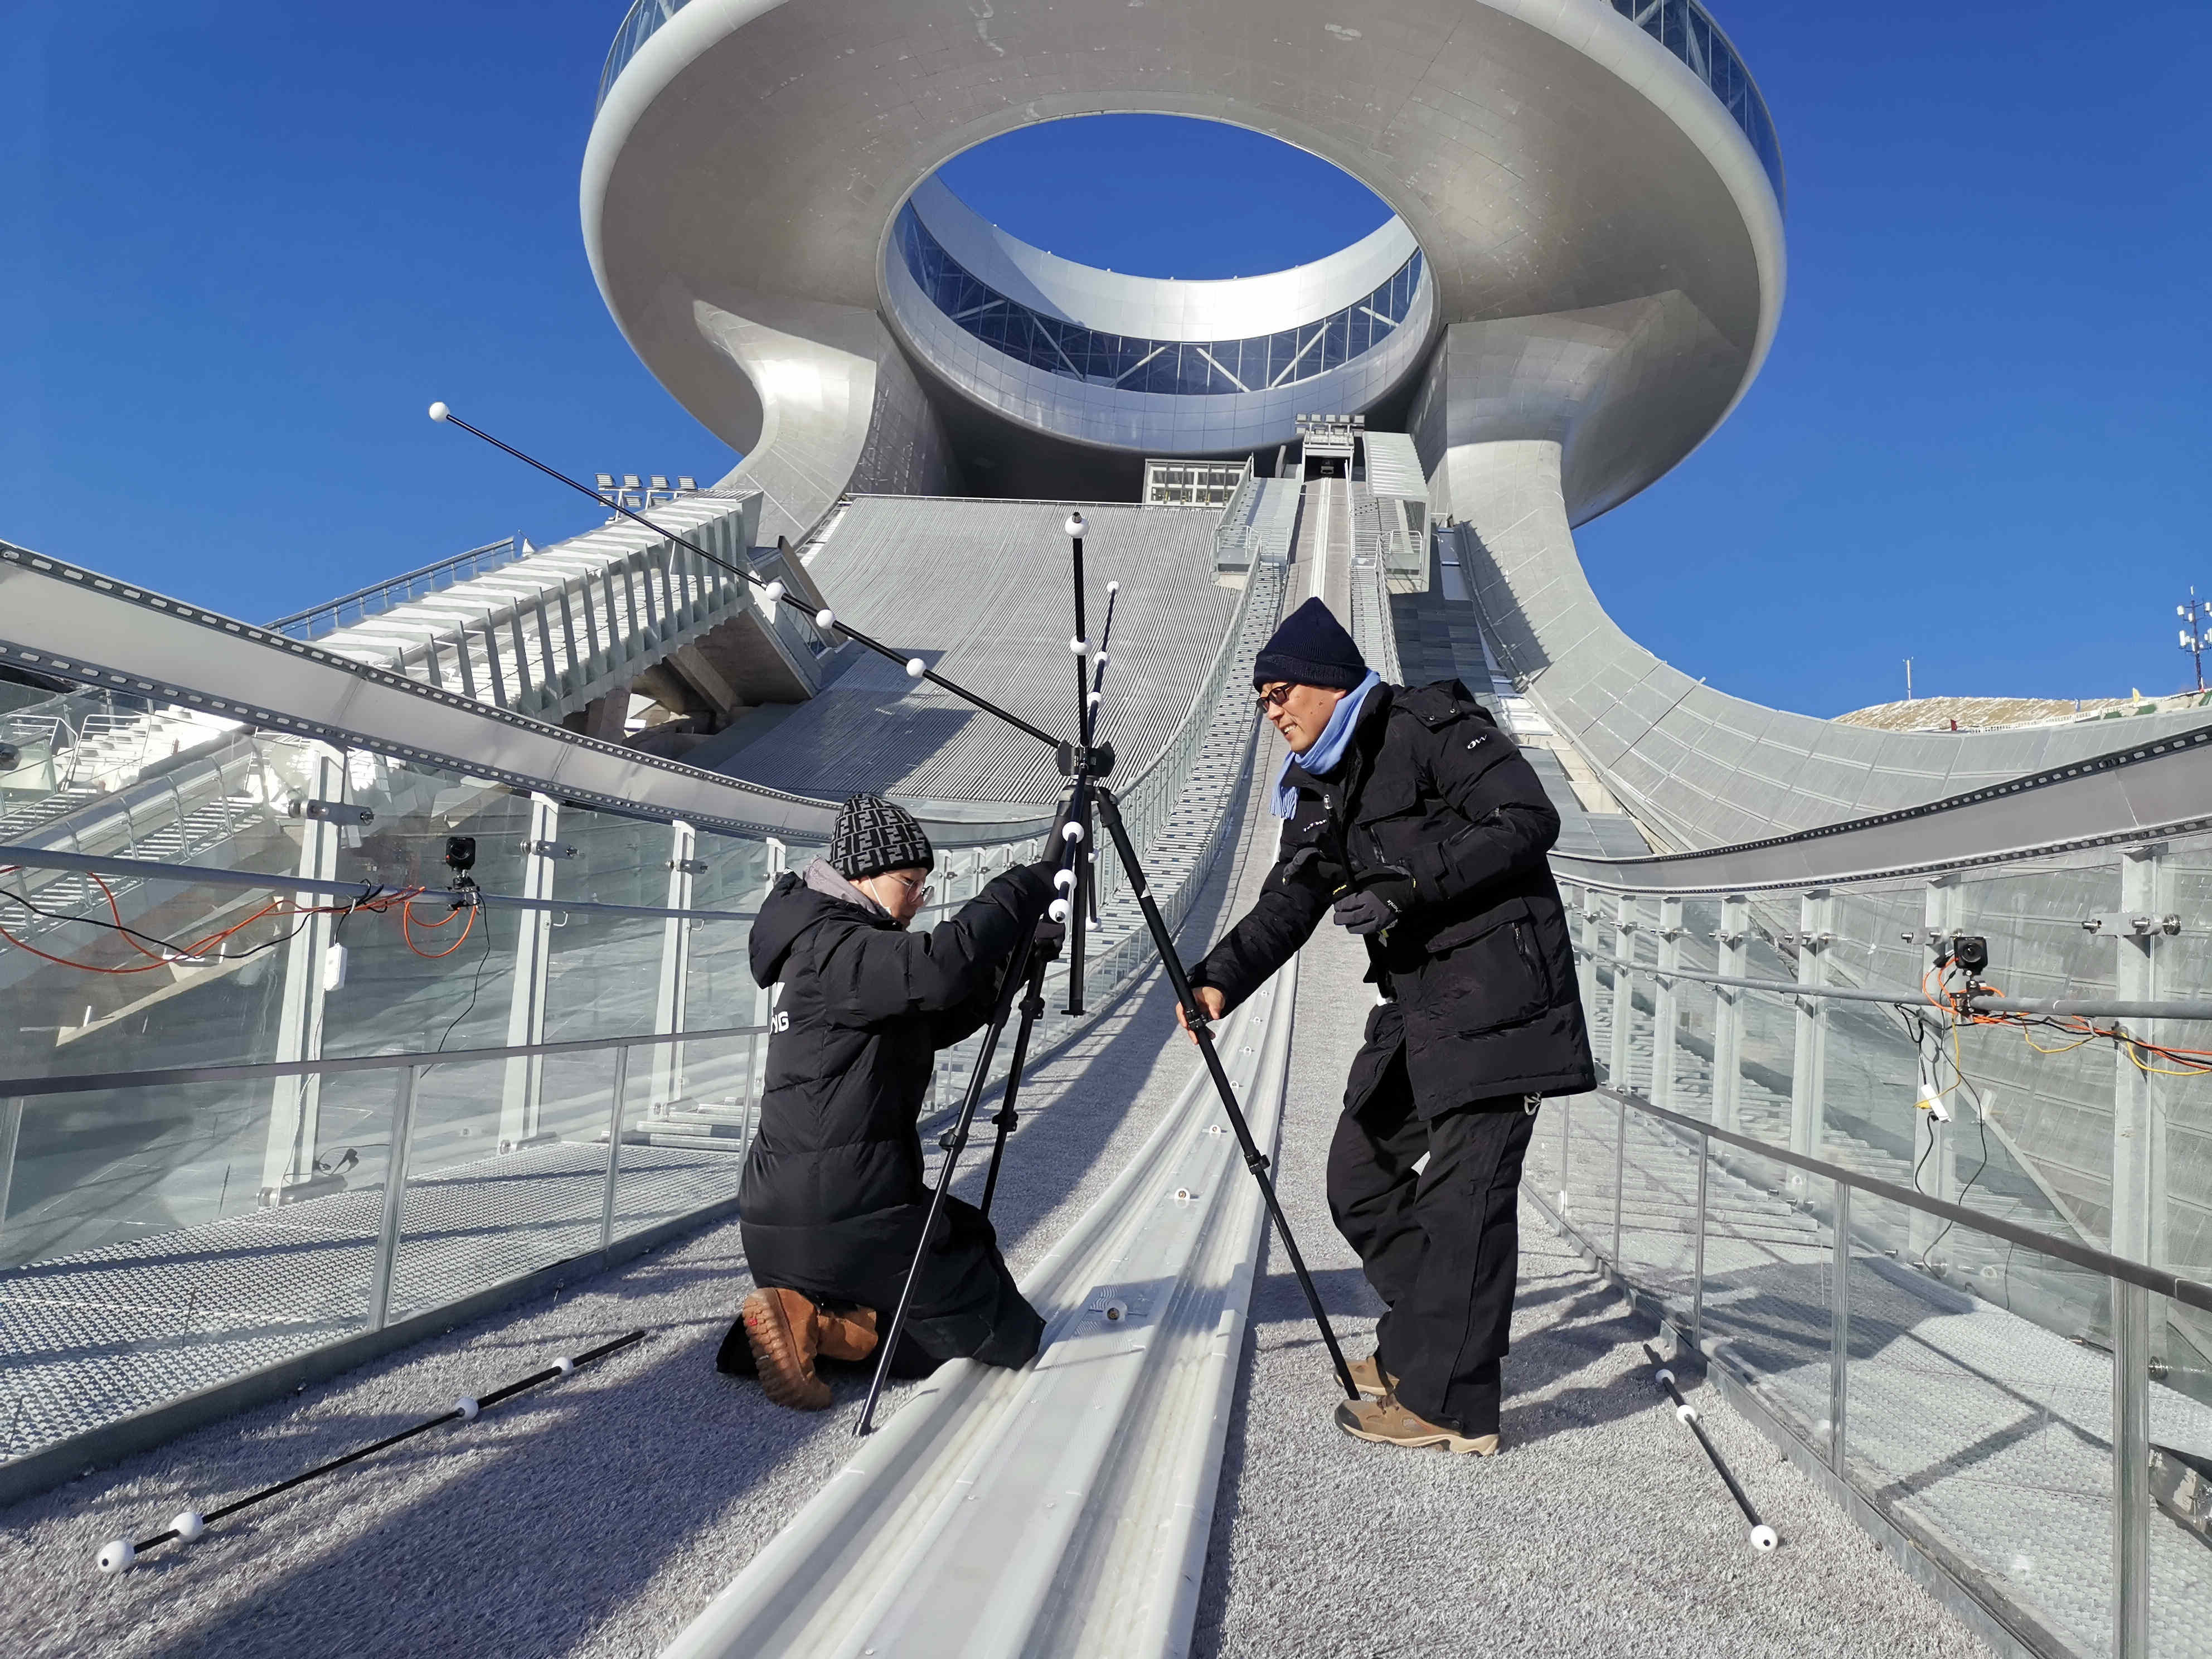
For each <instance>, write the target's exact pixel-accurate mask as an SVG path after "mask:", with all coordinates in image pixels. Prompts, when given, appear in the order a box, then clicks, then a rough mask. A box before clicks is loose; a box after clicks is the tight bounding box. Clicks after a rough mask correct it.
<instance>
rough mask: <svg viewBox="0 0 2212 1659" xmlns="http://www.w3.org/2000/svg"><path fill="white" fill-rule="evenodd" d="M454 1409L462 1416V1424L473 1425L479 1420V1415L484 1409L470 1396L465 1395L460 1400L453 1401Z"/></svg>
mask: <svg viewBox="0 0 2212 1659" xmlns="http://www.w3.org/2000/svg"><path fill="white" fill-rule="evenodd" d="M453 1409H454V1410H455V1411H457V1412H459V1413H460V1414H461V1421H462V1422H464V1423H473V1422H475V1421H476V1420H477V1412H478V1411H479V1410H480V1409H482V1408H481V1407H478V1406H477V1402H476V1401H473V1400H471V1399H470V1398H469V1397H468V1395H462V1396H461V1397H460V1398H459V1400H456V1401H453Z"/></svg>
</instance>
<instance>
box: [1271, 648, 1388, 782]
mask: <svg viewBox="0 0 2212 1659" xmlns="http://www.w3.org/2000/svg"><path fill="white" fill-rule="evenodd" d="M1380 684H1383V677H1382V676H1381V675H1380V674H1378V673H1376V671H1374V670H1373V669H1371V668H1370V669H1369V670H1368V671H1367V678H1365V679H1364V680H1362V681H1360V682H1359V684H1358V685H1356V686H1354V687H1353V688H1352V690H1351V692H1350V694H1349V695H1347V696H1342V697H1340V698H1338V699H1337V703H1336V710H1335V712H1334V714H1330V715H1329V717H1328V725H1327V726H1322V729H1321V741H1320V742H1319V743H1316V744H1314V746H1313V747H1312V748H1310V749H1309V750H1306V752H1305V753H1304V754H1303V755H1285V756H1284V757H1283V769H1282V770H1281V771H1279V772H1278V773H1276V774H1275V816H1276V817H1279V818H1286V817H1290V815H1291V813H1293V812H1295V811H1297V810H1298V792H1297V790H1296V789H1294V788H1292V787H1291V784H1290V781H1289V780H1290V775H1291V762H1293V761H1296V762H1297V763H1298V764H1299V765H1301V766H1303V767H1304V768H1305V769H1306V770H1307V771H1309V772H1310V773H1312V774H1313V775H1314V776H1316V777H1317V778H1319V777H1326V776H1328V774H1330V773H1331V772H1334V770H1336V769H1337V767H1338V766H1339V765H1340V764H1341V763H1342V762H1343V760H1344V751H1345V750H1347V749H1349V748H1351V747H1352V728H1353V727H1354V726H1358V724H1359V711H1360V710H1361V709H1362V708H1365V707H1366V706H1367V698H1368V696H1369V694H1370V692H1372V691H1373V690H1375V688H1376V686H1378V685H1380Z"/></svg>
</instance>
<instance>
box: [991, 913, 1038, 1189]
mask: <svg viewBox="0 0 2212 1659" xmlns="http://www.w3.org/2000/svg"><path fill="white" fill-rule="evenodd" d="M1038 954H1039V955H1040V956H1042V952H1039V953H1038ZM1049 963H1050V958H1049V957H1047V958H1045V959H1044V960H1043V961H1040V962H1039V963H1037V964H1036V967H1034V968H1032V969H1030V991H1029V994H1028V995H1027V996H1025V997H1024V998H1023V999H1022V1023H1021V1024H1020V1026H1019V1027H1018V1029H1017V1030H1015V1032H1014V1054H1013V1058H1012V1060H1009V1061H1008V1062H1007V1065H1006V1096H1005V1097H1004V1098H1003V1099H1001V1100H1000V1102H999V1110H998V1113H997V1115H995V1116H994V1117H993V1118H992V1120H991V1121H992V1122H993V1123H994V1124H995V1125H997V1126H998V1130H999V1138H998V1139H996V1140H994V1141H993V1142H992V1143H991V1168H990V1171H989V1173H987V1175H985V1176H984V1177H983V1201H982V1203H981V1204H980V1205H978V1206H976V1207H977V1208H978V1209H980V1210H981V1211H982V1212H983V1213H984V1214H985V1215H988V1214H990V1213H991V1197H992V1194H994V1193H996V1192H997V1191H998V1190H999V1164H1000V1160H1001V1159H1003V1158H1005V1157H1006V1137H1007V1136H1008V1135H1010V1134H1012V1133H1013V1132H1014V1125H1015V1123H1016V1122H1017V1121H1018V1119H1017V1118H1016V1117H1015V1115H1014V1097H1015V1095H1016V1094H1017V1093H1018V1092H1019V1091H1020V1089H1021V1086H1022V1067H1023V1066H1024V1065H1026V1064H1027V1063H1028V1062H1029V1057H1030V1032H1031V1031H1032V1030H1035V1029H1036V1023H1037V1016H1038V1015H1040V1014H1042V1012H1044V970H1045V969H1046V968H1047V966H1048V965H1049Z"/></svg>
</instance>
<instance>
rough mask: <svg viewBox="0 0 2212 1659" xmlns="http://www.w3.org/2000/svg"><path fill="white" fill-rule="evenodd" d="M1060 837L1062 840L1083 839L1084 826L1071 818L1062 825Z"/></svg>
mask: <svg viewBox="0 0 2212 1659" xmlns="http://www.w3.org/2000/svg"><path fill="white" fill-rule="evenodd" d="M1060 839H1061V840H1062V841H1081V840H1082V839H1083V826H1082V825H1081V824H1079V823H1076V822H1075V821H1074V820H1073V819H1072V818H1071V819H1070V820H1068V822H1066V823H1063V824H1061V825H1060Z"/></svg>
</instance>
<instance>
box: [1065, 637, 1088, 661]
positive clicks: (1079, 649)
mask: <svg viewBox="0 0 2212 1659" xmlns="http://www.w3.org/2000/svg"><path fill="white" fill-rule="evenodd" d="M1067 648H1068V650H1069V652H1070V653H1072V654H1073V655H1075V656H1078V657H1079V656H1081V655H1082V654H1083V653H1085V652H1086V651H1088V650H1089V649H1090V648H1091V641H1088V640H1070V641H1068V642H1067Z"/></svg>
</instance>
